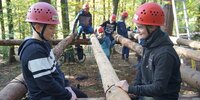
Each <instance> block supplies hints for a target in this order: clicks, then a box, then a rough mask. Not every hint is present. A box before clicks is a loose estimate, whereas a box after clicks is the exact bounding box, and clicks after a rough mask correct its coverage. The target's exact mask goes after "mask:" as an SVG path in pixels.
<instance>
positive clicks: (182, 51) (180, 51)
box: [174, 46, 200, 61]
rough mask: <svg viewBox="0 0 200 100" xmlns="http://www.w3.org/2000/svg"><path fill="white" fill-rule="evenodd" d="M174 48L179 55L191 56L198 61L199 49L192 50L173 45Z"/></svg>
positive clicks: (199, 58) (199, 57)
mask: <svg viewBox="0 0 200 100" xmlns="http://www.w3.org/2000/svg"><path fill="white" fill-rule="evenodd" d="M174 49H175V50H176V52H177V53H178V54H179V55H182V56H184V57H186V58H191V59H193V60H196V61H200V51H197V50H192V49H188V48H184V47H179V46H174Z"/></svg>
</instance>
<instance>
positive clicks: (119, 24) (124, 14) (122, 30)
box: [117, 11, 129, 60]
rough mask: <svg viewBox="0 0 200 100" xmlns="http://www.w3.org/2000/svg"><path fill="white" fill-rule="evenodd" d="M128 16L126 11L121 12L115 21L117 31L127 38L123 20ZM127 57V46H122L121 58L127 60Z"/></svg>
mask: <svg viewBox="0 0 200 100" xmlns="http://www.w3.org/2000/svg"><path fill="white" fill-rule="evenodd" d="M127 18H128V13H127V12H126V11H124V12H122V14H121V19H120V20H119V21H118V22H117V33H118V34H120V35H121V36H123V37H125V38H128V31H127V28H126V23H125V20H126V19H127ZM128 58H129V48H127V47H125V46H123V47H122V59H124V60H128Z"/></svg>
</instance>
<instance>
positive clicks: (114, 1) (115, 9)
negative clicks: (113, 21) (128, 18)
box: [112, 0, 119, 15]
mask: <svg viewBox="0 0 200 100" xmlns="http://www.w3.org/2000/svg"><path fill="white" fill-rule="evenodd" d="M112 2H113V14H116V15H117V10H118V3H119V0H112Z"/></svg>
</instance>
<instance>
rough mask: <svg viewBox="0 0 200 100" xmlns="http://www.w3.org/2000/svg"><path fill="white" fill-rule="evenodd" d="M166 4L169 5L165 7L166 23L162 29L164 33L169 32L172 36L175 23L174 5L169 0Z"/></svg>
mask: <svg viewBox="0 0 200 100" xmlns="http://www.w3.org/2000/svg"><path fill="white" fill-rule="evenodd" d="M166 2H167V3H166V4H165V5H164V7H163V10H164V14H165V23H164V26H162V27H161V28H162V30H163V31H164V32H167V33H168V34H169V35H170V36H172V31H173V22H174V16H173V10H172V4H171V1H169V0H167V1H166Z"/></svg>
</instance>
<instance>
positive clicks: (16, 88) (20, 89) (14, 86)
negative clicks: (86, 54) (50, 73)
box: [0, 34, 75, 100]
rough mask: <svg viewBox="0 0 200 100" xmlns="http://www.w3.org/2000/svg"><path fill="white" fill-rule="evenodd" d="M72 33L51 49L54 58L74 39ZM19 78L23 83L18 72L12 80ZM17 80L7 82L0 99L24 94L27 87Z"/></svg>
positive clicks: (18, 96)
mask: <svg viewBox="0 0 200 100" xmlns="http://www.w3.org/2000/svg"><path fill="white" fill-rule="evenodd" d="M74 37H75V36H74V35H73V34H71V35H69V36H67V37H66V38H65V39H63V40H62V41H61V42H60V43H59V44H58V45H56V46H55V47H54V49H53V52H54V54H55V58H56V59H58V58H59V56H60V55H61V54H62V52H63V50H64V49H63V48H65V47H66V46H67V45H69V44H70V43H71V42H72V40H73V39H74ZM16 79H17V80H18V81H19V80H20V82H21V83H25V81H24V78H23V75H22V74H20V75H19V76H17V77H16V78H15V79H14V80H16ZM20 82H19V83H18V82H15V83H14V82H12V81H11V82H10V83H9V84H7V85H6V86H5V87H4V88H3V89H2V90H1V91H0V100H20V99H21V98H22V97H23V96H24V94H26V92H27V89H26V88H25V86H24V85H22V84H21V83H20Z"/></svg>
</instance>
